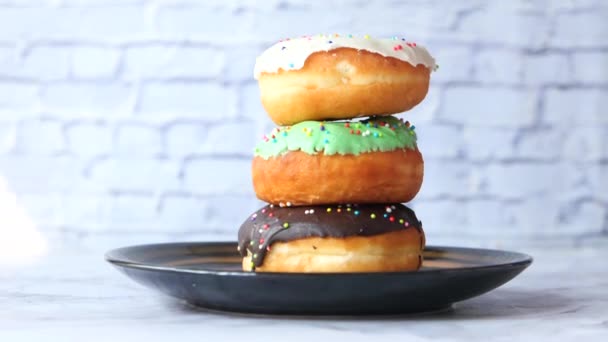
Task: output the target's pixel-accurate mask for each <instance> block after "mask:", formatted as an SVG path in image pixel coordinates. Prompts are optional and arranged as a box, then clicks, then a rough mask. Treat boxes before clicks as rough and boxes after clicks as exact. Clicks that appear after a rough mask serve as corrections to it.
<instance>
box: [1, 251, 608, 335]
mask: <svg viewBox="0 0 608 342" xmlns="http://www.w3.org/2000/svg"><path fill="white" fill-rule="evenodd" d="M103 252H104V251H103V250H99V249H89V248H87V249H84V248H75V247H70V246H64V248H62V249H61V250H53V251H51V253H50V254H49V255H48V256H47V257H45V258H44V259H40V260H38V262H37V263H35V264H32V265H29V266H27V267H21V268H8V267H6V266H4V267H2V269H0V270H1V271H2V272H0V309H2V310H0V341H41V340H43V341H83V340H86V341H108V340H112V339H115V340H117V341H120V340H126V339H127V338H128V337H136V338H137V339H138V340H140V341H144V340H145V341H166V340H173V341H177V340H178V339H180V338H196V339H201V340H202V339H205V340H207V339H213V338H222V339H229V340H232V339H234V340H236V339H237V338H238V339H243V338H247V340H256V339H259V340H268V339H269V338H272V337H274V336H281V337H282V339H289V340H290V341H294V340H295V341H298V340H310V339H311V337H314V338H315V339H326V338H331V337H334V336H335V337H339V338H341V339H343V338H348V339H351V340H366V341H369V340H370V338H373V340H374V341H375V340H381V339H386V340H388V339H391V338H399V339H400V340H402V339H404V338H405V340H407V341H431V340H432V341H457V340H466V341H486V340H488V339H489V338H490V337H491V338H492V340H498V341H500V340H505V341H507V340H508V341H512V340H513V339H514V338H515V339H526V340H528V339H530V340H545V339H547V338H554V339H559V340H580V339H582V338H591V339H592V340H593V341H599V340H608V267H606V264H605V260H608V250H606V249H605V248H601V246H600V247H590V248H584V249H578V250H575V249H570V248H561V249H560V248H553V249H550V250H541V249H527V250H522V252H526V253H529V254H531V255H533V256H534V257H535V262H534V264H533V265H532V266H531V267H530V268H528V269H527V270H526V271H525V272H524V273H523V274H522V275H520V276H519V277H517V278H516V279H514V280H513V281H512V282H510V283H508V284H507V285H505V286H503V287H501V288H499V289H497V290H495V291H492V292H490V293H488V294H486V295H484V296H481V297H478V298H475V299H472V300H469V301H465V302H462V303H458V304H456V305H455V307H454V308H453V309H452V310H450V311H446V312H439V313H432V314H424V315H405V316H388V317H357V318H348V317H346V318H345V317H322V318H319V317H266V316H251V315H238V314H222V313H215V312H208V311H205V310H201V309H196V308H192V307H190V306H188V305H186V304H183V303H181V302H178V301H175V300H172V299H170V298H165V297H163V296H161V295H159V294H157V293H155V292H153V291H151V290H148V289H145V288H143V287H141V286H139V285H137V284H135V283H133V282H131V281H130V280H129V279H127V278H126V277H124V276H123V275H121V274H120V273H118V272H116V271H115V270H114V269H113V268H112V267H111V266H110V265H108V264H106V263H105V261H104V260H103ZM269 328H272V330H270V329H269Z"/></svg>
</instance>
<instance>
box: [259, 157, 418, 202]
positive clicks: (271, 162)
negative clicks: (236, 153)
mask: <svg viewBox="0 0 608 342" xmlns="http://www.w3.org/2000/svg"><path fill="white" fill-rule="evenodd" d="M252 174H253V188H254V190H255V193H256V195H257V197H258V198H259V199H261V200H263V201H265V202H268V203H272V204H281V203H283V204H286V203H287V202H290V204H291V205H294V206H297V205H318V204H339V203H404V202H409V201H410V200H412V199H413V198H414V197H415V196H416V194H418V191H420V187H421V186H422V179H423V175H424V162H423V159H422V154H421V153H420V151H418V149H415V150H412V149H399V150H395V151H390V152H368V153H361V154H359V155H330V156H327V155H324V154H321V153H319V154H316V155H309V154H306V153H304V152H300V151H293V152H288V153H287V154H285V155H282V156H278V157H273V158H269V159H267V160H265V159H263V158H260V157H255V158H254V159H253V163H252Z"/></svg>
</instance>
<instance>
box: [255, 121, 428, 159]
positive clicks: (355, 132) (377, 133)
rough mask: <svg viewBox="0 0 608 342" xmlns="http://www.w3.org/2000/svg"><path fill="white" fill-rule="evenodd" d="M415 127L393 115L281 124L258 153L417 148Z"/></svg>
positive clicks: (347, 151) (339, 151) (259, 144)
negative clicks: (350, 119)
mask: <svg viewBox="0 0 608 342" xmlns="http://www.w3.org/2000/svg"><path fill="white" fill-rule="evenodd" d="M414 129H415V127H414V126H410V124H409V122H403V120H400V119H397V118H395V117H393V116H377V117H371V118H369V119H366V120H361V121H303V122H300V123H297V124H295V125H293V126H286V127H277V128H275V129H274V130H273V131H272V132H271V133H270V134H268V135H265V136H264V138H263V139H262V141H261V142H260V143H258V144H257V146H256V148H255V156H257V157H262V158H264V159H268V158H270V157H275V156H279V155H282V154H285V153H287V152H289V151H302V152H305V153H308V154H317V153H323V154H325V155H334V154H342V155H344V154H354V155H358V154H360V153H365V152H375V151H393V150H396V149H400V148H410V149H415V148H416V132H415V130H414Z"/></svg>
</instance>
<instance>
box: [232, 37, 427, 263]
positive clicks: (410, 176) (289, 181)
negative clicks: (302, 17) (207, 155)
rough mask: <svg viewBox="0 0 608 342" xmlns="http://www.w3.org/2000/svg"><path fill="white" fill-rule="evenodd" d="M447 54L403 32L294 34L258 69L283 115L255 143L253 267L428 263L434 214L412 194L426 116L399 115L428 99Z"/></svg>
mask: <svg viewBox="0 0 608 342" xmlns="http://www.w3.org/2000/svg"><path fill="white" fill-rule="evenodd" d="M435 68H436V65H435V60H434V59H433V57H431V55H430V54H429V53H428V52H427V50H426V49H425V48H423V47H421V46H418V45H416V44H415V43H413V42H409V41H406V40H404V39H401V38H398V37H393V38H387V39H373V38H370V37H369V36H367V35H366V36H361V37H354V36H352V35H347V36H340V35H317V36H305V37H300V38H296V39H286V40H282V41H280V42H278V43H277V44H275V45H274V46H272V47H270V48H269V49H267V50H266V51H264V52H263V53H262V55H261V56H259V57H258V58H257V61H256V65H255V70H254V76H255V78H256V79H257V80H258V82H259V87H260V92H261V100H262V104H263V106H264V108H265V110H266V111H267V112H268V114H269V116H270V118H271V119H272V120H273V121H274V122H275V123H276V124H277V125H279V126H278V127H276V128H274V129H273V130H272V132H270V133H269V134H267V135H264V137H263V139H262V141H260V142H259V143H258V145H257V146H256V148H255V156H254V158H253V164H252V174H253V187H254V190H255V193H256V195H257V197H258V198H259V199H261V200H263V201H265V202H267V203H268V205H266V206H265V207H263V208H261V209H259V210H258V211H256V212H255V213H253V214H251V215H250V217H248V218H247V220H246V221H245V222H244V223H243V225H242V226H241V228H240V230H239V236H238V237H239V246H238V249H239V251H240V253H241V256H242V257H243V269H244V270H246V271H256V272H303V273H307V272H315V273H317V272H386V271H407V270H417V269H418V268H420V266H421V264H422V251H423V248H424V245H425V237H424V232H423V230H422V223H421V222H420V220H418V218H417V217H416V214H415V213H414V211H412V210H411V209H410V208H408V207H406V206H405V205H403V204H402V203H405V202H409V201H411V200H412V199H413V198H414V197H415V196H416V194H417V193H418V191H419V190H420V187H421V185H422V180H423V174H424V164H423V159H422V154H421V153H420V151H419V150H418V145H417V142H416V129H415V126H414V125H412V124H410V123H409V121H404V120H403V119H398V118H396V117H394V116H392V114H395V113H400V112H404V111H407V110H409V109H411V108H412V107H414V106H416V105H417V104H419V103H420V102H421V101H422V100H423V99H424V97H425V96H426V93H427V91H428V87H429V79H430V74H431V72H432V71H433V70H434V69H435Z"/></svg>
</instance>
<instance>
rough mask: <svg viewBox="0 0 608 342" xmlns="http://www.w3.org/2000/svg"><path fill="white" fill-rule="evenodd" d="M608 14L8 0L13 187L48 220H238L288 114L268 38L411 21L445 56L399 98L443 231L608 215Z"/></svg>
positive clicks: (113, 227)
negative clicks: (270, 74)
mask: <svg viewBox="0 0 608 342" xmlns="http://www.w3.org/2000/svg"><path fill="white" fill-rule="evenodd" d="M607 17H608V4H607V3H606V2H604V1H601V0H588V1H560V0H541V1H532V2H530V1H523V0H521V1H498V0H493V1H477V0H465V1H448V2H446V1H423V2H420V1H398V2H395V1H389V0H383V1H373V2H372V1H369V2H361V1H354V0H352V1H351V0H334V1H323V2H321V1H318V2H317V1H303V0H285V1H263V2H262V1H259V2H252V1H244V0H230V1H194V0H179V1H173V0H128V1H127V0H120V1H119V0H29V1H20V0H2V1H0V178H2V179H0V183H6V185H7V189H5V190H3V191H5V192H4V193H2V192H0V196H5V195H7V192H13V193H14V194H16V196H17V200H18V204H19V205H20V206H22V207H23V208H24V209H25V211H26V212H27V213H28V215H29V216H30V217H31V218H32V220H34V222H35V223H36V224H37V226H38V228H39V229H40V230H41V231H43V232H44V233H45V234H48V235H49V236H62V235H66V236H67V235H69V236H71V237H74V236H76V237H80V238H83V239H84V238H90V237H91V236H93V237H94V236H106V237H107V236H121V235H122V234H131V235H130V236H131V238H132V234H145V233H146V232H154V233H156V234H166V235H159V236H167V237H171V236H173V237H179V236H193V234H202V233H211V234H220V235H222V236H224V237H225V238H235V237H236V229H237V227H238V225H239V223H240V222H241V220H242V219H243V218H244V217H246V215H247V214H248V213H249V212H250V211H252V210H254V209H255V208H256V206H258V205H260V202H259V201H258V200H256V199H255V198H254V196H253V189H252V187H251V178H250V158H251V154H252V150H253V146H254V144H255V142H256V141H257V140H258V139H259V137H260V136H261V134H262V133H264V132H265V131H266V130H268V129H269V128H270V127H272V124H271V123H270V120H269V119H268V118H267V116H266V115H265V113H264V111H263V109H262V106H261V104H260V101H259V91H258V88H257V84H256V83H255V82H254V80H253V78H252V69H253V64H254V61H255V57H256V56H257V55H258V54H259V53H260V52H261V51H263V49H264V48H265V47H267V46H269V45H270V44H272V43H273V42H274V41H276V40H278V39H280V38H283V37H287V36H299V35H302V34H310V33H313V34H314V33H320V32H327V33H332V32H338V33H353V34H372V35H375V36H391V35H402V36H404V37H406V38H408V39H409V40H413V41H419V42H420V43H422V44H423V45H426V46H427V47H428V48H429V50H430V51H431V52H432V53H433V54H434V55H435V56H436V58H437V60H438V62H439V64H440V69H439V71H438V72H437V73H435V74H433V79H432V87H431V89H430V91H429V94H428V96H427V99H426V100H425V102H424V103H423V104H421V105H420V106H418V107H417V108H415V109H414V110H412V111H411V112H410V113H406V114H403V115H402V116H403V117H406V118H407V119H408V120H410V121H412V122H413V123H414V124H416V126H417V127H418V129H417V131H418V134H419V136H420V148H421V150H422V152H423V154H424V156H425V162H426V174H425V183H424V185H423V188H422V191H421V193H420V195H419V197H418V198H417V199H416V200H415V201H414V203H412V205H413V206H414V207H415V209H416V210H417V212H418V213H419V216H420V218H421V219H422V221H423V222H424V223H425V227H426V231H427V233H428V235H429V241H430V242H431V243H441V241H444V240H445V241H454V240H456V241H461V243H462V244H468V245H504V244H505V243H508V242H509V241H514V242H516V243H521V242H522V241H525V242H529V243H535V242H539V241H556V240H570V241H578V239H579V238H580V237H583V236H585V237H588V236H599V235H601V234H604V235H608V195H607V194H608V164H607V163H608V112H607V110H606V108H608V50H607V49H608V40H607V39H606V37H607V36H608V21H607V20H606V18H607ZM3 194H4V195H3ZM0 210H1V208H0ZM3 215H4V214H3ZM1 216H2V215H0V217H1ZM0 224H2V219H1V218H0ZM543 238H544V239H543Z"/></svg>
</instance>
